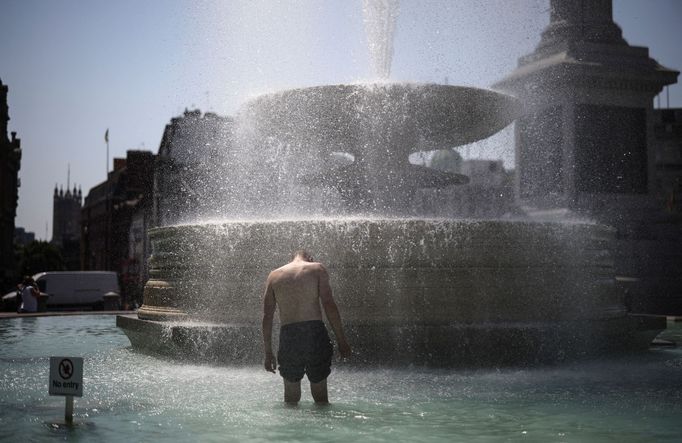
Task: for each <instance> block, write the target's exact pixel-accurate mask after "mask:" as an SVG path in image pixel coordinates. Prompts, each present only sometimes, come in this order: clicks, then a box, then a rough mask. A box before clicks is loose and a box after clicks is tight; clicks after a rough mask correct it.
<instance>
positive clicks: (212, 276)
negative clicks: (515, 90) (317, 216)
mask: <svg viewBox="0 0 682 443" xmlns="http://www.w3.org/2000/svg"><path fill="white" fill-rule="evenodd" d="M613 236H614V232H613V230H611V229H610V228H607V227H604V226H600V225H594V224H581V223H576V224H559V223H542V224H539V223H526V222H506V221H446V220H415V219H364V220H363V219H343V220H338V219H337V220H310V221H269V222H225V223H217V224H201V225H186V226H175V227H167V228H159V229H155V230H153V231H152V233H151V239H152V243H153V248H154V256H153V260H152V271H151V278H150V280H149V283H148V284H147V286H146V288H145V303H144V305H143V306H142V308H141V309H140V310H139V314H138V315H139V319H140V320H138V319H131V318H126V317H121V318H119V325H121V326H122V327H124V329H125V330H126V333H127V334H128V336H129V337H130V339H131V342H132V343H133V345H134V346H135V347H137V348H142V349H147V350H151V351H153V352H157V353H162V354H166V355H172V356H174V357H180V358H182V357H185V358H189V359H197V358H202V359H206V360H210V361H220V362H227V363H244V362H249V363H253V362H257V361H259V359H260V358H261V357H262V355H261V353H262V344H261V343H262V342H261V336H260V312H261V297H262V290H263V283H264V281H265V278H266V276H267V274H268V272H269V270H270V269H273V268H275V267H277V266H279V265H280V264H281V263H285V262H287V261H288V259H289V256H290V254H291V251H292V250H295V249H297V248H299V247H300V246H301V245H305V246H306V247H308V248H310V250H312V251H314V252H315V254H316V258H317V259H319V260H321V261H322V262H324V263H326V264H327V266H328V269H329V273H330V275H331V278H332V286H333V288H334V295H335V298H336V299H337V301H338V304H339V306H340V309H341V312H342V317H343V320H344V324H345V326H346V329H347V333H348V335H349V338H350V340H351V342H352V344H353V347H354V350H355V352H356V357H355V358H356V361H359V362H368V363H387V364H408V363H410V364H411V363H415V364H431V365H453V364H473V365H484V364H485V365H487V364H510V363H536V362H548V361H556V360H561V359H564V358H575V357H577V356H583V355H593V354H595V353H602V352H608V351H618V350H623V349H634V348H642V349H644V348H646V347H647V346H648V343H649V342H650V341H651V339H653V337H654V336H655V335H656V334H657V333H658V332H659V330H660V325H658V323H648V324H643V323H642V322H643V320H642V319H633V318H632V317H629V316H627V315H626V312H625V310H624V308H623V304H622V294H621V292H620V291H619V290H618V289H617V287H616V286H615V281H614V278H613V268H612V262H611V258H610V253H609V247H610V242H611V241H612V240H613Z"/></svg>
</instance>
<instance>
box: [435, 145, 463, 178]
mask: <svg viewBox="0 0 682 443" xmlns="http://www.w3.org/2000/svg"><path fill="white" fill-rule="evenodd" d="M429 166H431V167H432V168H434V169H438V170H440V171H444V172H452V173H459V172H461V168H462V156H461V155H459V153H458V152H456V151H454V150H453V149H442V150H440V151H436V153H435V154H433V157H431V161H430V162H429Z"/></svg>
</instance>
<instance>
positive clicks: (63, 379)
mask: <svg viewBox="0 0 682 443" xmlns="http://www.w3.org/2000/svg"><path fill="white" fill-rule="evenodd" d="M49 392H50V395H71V396H75V397H82V396H83V359H82V358H81V357H50V387H49Z"/></svg>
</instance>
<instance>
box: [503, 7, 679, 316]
mask: <svg viewBox="0 0 682 443" xmlns="http://www.w3.org/2000/svg"><path fill="white" fill-rule="evenodd" d="M678 74H679V73H678V72H677V71H674V70H672V69H668V68H665V67H663V66H661V65H660V64H659V63H658V62H657V61H656V60H654V59H652V58H651V57H650V56H649V51H648V49H647V48H643V47H634V46H630V45H629V44H628V43H627V42H626V41H625V39H624V38H623V36H622V32H621V29H620V27H619V26H618V25H617V24H616V23H614V22H613V14H612V3H611V0H550V23H549V25H548V26H547V28H546V29H545V30H544V31H543V33H542V38H541V41H540V43H539V44H538V46H537V48H536V49H535V51H534V52H533V53H531V54H529V55H526V56H524V57H522V58H520V59H519V66H518V68H517V69H516V70H515V71H514V72H512V73H511V74H510V75H509V76H507V77H506V78H505V79H503V80H501V81H500V82H498V83H497V84H495V85H494V87H495V88H497V89H501V90H503V91H507V92H510V93H512V94H515V95H517V96H518V97H519V98H520V99H521V100H522V102H523V103H524V105H525V112H524V115H523V116H522V117H521V118H520V119H519V120H518V121H517V123H516V129H515V131H516V134H515V137H516V170H517V173H516V178H515V180H516V183H515V186H514V187H515V195H516V199H517V201H518V203H519V205H520V206H522V207H523V208H525V211H526V212H527V213H528V214H529V215H530V216H536V215H540V216H544V214H547V213H548V212H552V211H554V212H555V213H563V214H564V216H565V217H578V218H587V219H591V220H595V221H598V222H600V223H604V224H607V225H611V226H613V227H615V228H616V229H617V236H618V241H617V242H616V245H615V254H614V255H615V261H616V270H617V272H618V274H619V276H620V277H619V278H620V281H622V282H628V284H627V286H628V287H627V288H626V289H624V290H625V291H627V292H628V294H629V296H630V297H631V299H632V300H633V309H634V310H639V311H645V312H652V313H663V312H667V313H670V312H672V311H680V312H682V275H681V274H682V273H680V272H679V266H678V264H679V263H680V262H682V261H681V260H682V252H680V251H682V236H681V235H680V234H679V231H680V229H679V226H676V225H675V223H674V222H672V220H671V219H670V218H669V217H668V216H667V215H666V214H664V213H663V212H662V211H661V206H660V205H659V204H658V203H657V202H656V199H655V193H656V174H657V170H656V148H655V145H656V140H655V137H656V135H655V132H654V122H655V113H654V109H653V99H654V97H655V96H656V95H657V94H658V93H659V92H660V91H661V90H662V88H663V87H664V86H665V85H669V84H672V83H675V82H676V81H677V77H678ZM557 210H560V211H563V212H560V211H557ZM671 222H672V224H671Z"/></svg>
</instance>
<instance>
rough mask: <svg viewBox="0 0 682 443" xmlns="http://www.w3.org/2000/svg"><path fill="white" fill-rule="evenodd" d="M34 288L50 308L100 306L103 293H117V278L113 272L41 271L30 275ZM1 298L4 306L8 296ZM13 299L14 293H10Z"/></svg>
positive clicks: (102, 301) (95, 307)
mask: <svg viewBox="0 0 682 443" xmlns="http://www.w3.org/2000/svg"><path fill="white" fill-rule="evenodd" d="M33 279H34V280H35V281H36V283H37V284H38V289H40V292H41V293H43V294H47V295H48V296H49V298H48V300H47V306H48V308H54V307H83V306H90V307H92V308H94V309H101V308H102V307H103V304H104V294H106V293H109V292H115V293H117V294H119V293H120V291H119V288H118V277H117V276H116V273H115V272H106V271H74V272H68V271H67V272H41V273H39V274H36V275H34V276H33ZM12 296H13V294H12V293H10V294H7V295H5V296H4V297H3V302H4V303H3V304H4V305H8V304H9V302H10V300H9V299H7V300H4V299H6V298H7V297H12ZM14 298H16V296H15V295H14Z"/></svg>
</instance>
